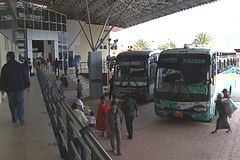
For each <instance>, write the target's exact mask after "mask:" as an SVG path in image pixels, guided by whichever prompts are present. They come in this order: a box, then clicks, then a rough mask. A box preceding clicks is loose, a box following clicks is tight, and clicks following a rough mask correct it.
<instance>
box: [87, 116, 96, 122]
mask: <svg viewBox="0 0 240 160" xmlns="http://www.w3.org/2000/svg"><path fill="white" fill-rule="evenodd" d="M88 124H96V118H95V117H94V116H89V117H88Z"/></svg>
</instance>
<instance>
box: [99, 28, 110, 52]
mask: <svg viewBox="0 0 240 160" xmlns="http://www.w3.org/2000/svg"><path fill="white" fill-rule="evenodd" d="M113 27H114V26H112V27H111V28H110V29H109V30H108V32H107V33H106V34H105V36H104V37H103V39H101V40H100V43H99V44H98V46H97V47H96V50H98V48H99V47H100V45H101V44H102V42H103V41H104V40H105V39H106V38H107V36H108V34H109V33H110V32H111V30H112V29H113Z"/></svg>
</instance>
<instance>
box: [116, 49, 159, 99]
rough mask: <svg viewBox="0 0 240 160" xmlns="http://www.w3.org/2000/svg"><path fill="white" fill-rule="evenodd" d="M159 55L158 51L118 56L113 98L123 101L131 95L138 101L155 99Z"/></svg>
mask: <svg viewBox="0 0 240 160" xmlns="http://www.w3.org/2000/svg"><path fill="white" fill-rule="evenodd" d="M159 54H160V51H158V50H153V51H151V50H145V51H126V52H122V53H120V54H118V55H117V57H116V59H115V62H114V65H113V76H112V78H113V83H112V85H113V86H112V87H113V97H114V98H115V99H118V100H119V101H122V100H123V99H124V96H126V95H127V94H131V96H132V97H133V98H135V100H137V101H139V100H143V101H148V100H151V99H153V94H154V86H155V85H154V82H155V73H156V69H157V61H158V57H159Z"/></svg>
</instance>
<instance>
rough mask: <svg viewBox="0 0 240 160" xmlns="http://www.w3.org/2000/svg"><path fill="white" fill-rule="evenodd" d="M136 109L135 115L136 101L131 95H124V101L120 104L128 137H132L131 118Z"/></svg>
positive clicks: (132, 118)
mask: <svg viewBox="0 0 240 160" xmlns="http://www.w3.org/2000/svg"><path fill="white" fill-rule="evenodd" d="M134 111H136V117H137V116H138V115H137V111H138V109H137V102H136V101H135V100H134V99H133V98H132V97H131V95H130V94H127V95H126V97H125V102H124V103H123V105H122V112H123V114H124V115H125V122H126V128H127V132H128V139H132V138H133V120H134V116H135V113H134Z"/></svg>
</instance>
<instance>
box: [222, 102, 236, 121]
mask: <svg viewBox="0 0 240 160" xmlns="http://www.w3.org/2000/svg"><path fill="white" fill-rule="evenodd" d="M222 104H223V107H224V110H225V112H226V113H227V115H228V117H229V118H231V117H232V114H233V112H235V111H236V110H237V105H236V104H235V103H234V102H233V101H232V100H231V99H223V100H222Z"/></svg>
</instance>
